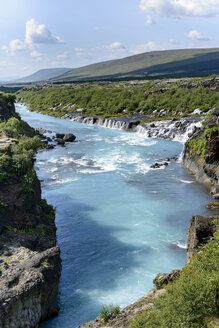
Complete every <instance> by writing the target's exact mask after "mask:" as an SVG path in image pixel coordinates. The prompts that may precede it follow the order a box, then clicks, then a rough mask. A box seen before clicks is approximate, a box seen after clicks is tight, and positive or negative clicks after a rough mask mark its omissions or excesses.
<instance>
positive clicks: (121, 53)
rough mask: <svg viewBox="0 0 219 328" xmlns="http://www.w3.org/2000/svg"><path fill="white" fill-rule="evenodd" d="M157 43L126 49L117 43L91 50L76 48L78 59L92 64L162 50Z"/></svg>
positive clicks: (150, 42)
mask: <svg viewBox="0 0 219 328" xmlns="http://www.w3.org/2000/svg"><path fill="white" fill-rule="evenodd" d="M161 49H163V48H161V47H160V46H158V45H157V44H156V43H155V42H153V41H149V42H147V43H144V44H140V45H133V46H131V47H129V48H128V47H125V46H124V45H123V44H122V43H120V42H118V41H116V42H113V43H111V44H109V45H103V46H99V47H94V48H90V49H83V48H75V49H74V50H75V53H76V55H77V56H78V57H80V58H82V59H86V60H89V61H92V62H94V61H95V62H98V61H103V60H111V59H117V58H122V57H126V56H130V55H135V54H140V53H143V52H147V51H153V50H161Z"/></svg>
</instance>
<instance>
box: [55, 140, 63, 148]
mask: <svg viewBox="0 0 219 328" xmlns="http://www.w3.org/2000/svg"><path fill="white" fill-rule="evenodd" d="M55 140H56V142H57V144H58V145H60V146H64V144H65V141H64V140H63V139H61V138H56V139H55Z"/></svg>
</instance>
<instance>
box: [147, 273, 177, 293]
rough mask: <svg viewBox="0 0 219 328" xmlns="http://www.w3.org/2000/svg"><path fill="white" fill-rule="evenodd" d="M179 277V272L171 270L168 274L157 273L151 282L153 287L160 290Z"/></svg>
mask: <svg viewBox="0 0 219 328" xmlns="http://www.w3.org/2000/svg"><path fill="white" fill-rule="evenodd" d="M179 276H180V270H172V271H171V272H170V273H158V274H157V275H156V277H155V278H154V280H153V283H154V285H155V286H156V287H157V288H158V289H160V288H161V287H163V286H164V285H167V284H168V283H169V282H171V281H174V280H175V279H176V278H178V277H179Z"/></svg>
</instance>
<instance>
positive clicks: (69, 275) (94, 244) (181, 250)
mask: <svg viewBox="0 0 219 328" xmlns="http://www.w3.org/2000/svg"><path fill="white" fill-rule="evenodd" d="M17 110H18V111H19V113H20V114H21V116H22V118H23V119H24V120H26V121H27V122H28V123H29V124H30V125H31V126H33V127H37V128H40V127H42V128H45V129H48V130H52V131H54V132H60V133H61V132H64V133H66V132H70V133H74V134H75V135H76V136H77V142H75V143H71V144H68V145H67V146H66V147H65V148H63V147H59V146H58V147H56V148H55V149H53V150H50V151H44V152H40V153H39V154H38V155H37V161H36V164H35V167H36V170H37V174H38V177H39V178H40V180H42V192H43V197H44V198H46V199H47V200H48V202H49V203H51V204H53V205H54V206H55V207H56V225H57V239H58V244H59V246H60V248H61V256H62V261H63V262H62V266H63V268H62V277H61V282H60V293H59V304H60V307H61V310H60V313H59V315H58V316H57V317H55V318H53V319H51V320H49V321H46V322H44V323H42V324H41V325H40V327H41V328H62V327H64V328H70V327H71V328H74V327H76V326H78V325H79V324H82V323H85V322H86V321H88V320H92V319H94V318H95V317H96V315H98V313H99V310H100V308H101V306H102V305H105V304H110V303H113V304H118V305H120V306H121V307H124V306H126V305H127V304H130V303H131V302H134V301H135V300H137V299H138V298H139V297H141V296H142V295H144V294H145V293H146V292H147V291H149V290H150V289H151V288H152V287H153V283H152V280H153V278H154V277H155V275H156V274H157V273H159V272H168V271H170V270H172V269H176V268H181V267H182V266H183V265H184V264H185V262H186V249H185V245H186V231H187V228H188V225H189V221H190V219H191V217H192V215H194V214H204V213H206V209H205V205H206V203H208V202H209V201H210V198H209V196H208V195H207V193H206V192H205V190H204V189H203V187H202V186H200V185H199V184H197V183H196V182H194V179H193V177H192V176H191V175H189V174H188V173H187V172H186V171H185V170H184V169H182V168H181V164H180V163H176V162H173V163H171V164H170V165H169V166H167V167H166V168H163V169H156V170H153V169H150V165H151V164H153V163H155V162H159V161H163V160H164V159H165V158H166V157H172V156H174V155H180V153H181V151H182V148H183V146H182V144H180V143H177V142H171V141H165V140H156V139H146V138H145V137H144V136H143V135H138V134H136V133H128V132H123V131H119V130H112V129H107V128H103V127H99V126H88V125H82V124H80V123H77V122H71V121H68V120H61V119H57V118H53V117H50V116H45V115H41V114H39V113H31V112H28V111H26V110H25V108H24V107H22V106H20V105H18V106H17Z"/></svg>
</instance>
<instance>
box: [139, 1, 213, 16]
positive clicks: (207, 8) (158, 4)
mask: <svg viewBox="0 0 219 328" xmlns="http://www.w3.org/2000/svg"><path fill="white" fill-rule="evenodd" d="M139 8H140V9H141V10H142V11H144V12H146V13H149V12H154V13H155V14H157V15H160V16H168V17H170V16H172V17H185V16H218V15H219V1H218V0H208V1H206V0H140V4H139Z"/></svg>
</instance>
